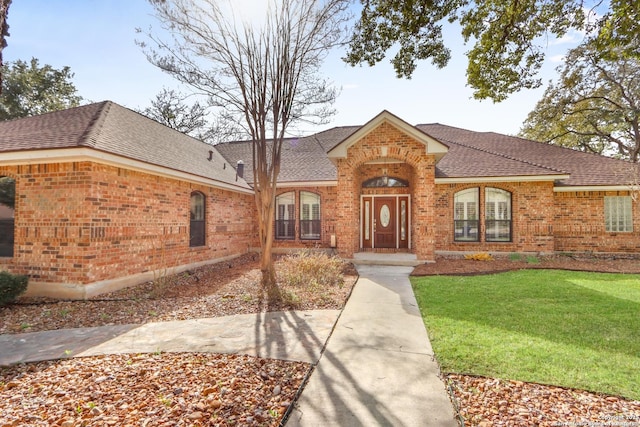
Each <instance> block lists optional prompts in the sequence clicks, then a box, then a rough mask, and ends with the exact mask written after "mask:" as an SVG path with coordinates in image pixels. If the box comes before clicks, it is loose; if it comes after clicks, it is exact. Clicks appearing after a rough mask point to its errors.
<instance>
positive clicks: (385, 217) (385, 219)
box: [380, 205, 391, 228]
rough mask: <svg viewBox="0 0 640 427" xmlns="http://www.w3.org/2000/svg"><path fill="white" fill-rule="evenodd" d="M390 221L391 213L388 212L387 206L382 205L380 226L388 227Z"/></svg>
mask: <svg viewBox="0 0 640 427" xmlns="http://www.w3.org/2000/svg"><path fill="white" fill-rule="evenodd" d="M390 220H391V211H389V206H387V205H382V207H381V208H380V225H382V226H383V227H384V228H387V227H388V226H389V221H390Z"/></svg>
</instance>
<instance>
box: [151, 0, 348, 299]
mask: <svg viewBox="0 0 640 427" xmlns="http://www.w3.org/2000/svg"><path fill="white" fill-rule="evenodd" d="M150 1H151V3H152V4H153V5H154V8H155V12H156V16H157V18H158V19H159V21H160V22H161V23H162V25H163V28H164V29H165V30H167V32H168V33H170V34H171V35H172V40H170V41H165V40H162V39H161V38H160V37H158V36H155V35H154V34H153V33H152V32H151V31H149V33H148V37H149V39H150V40H151V41H152V42H153V44H154V46H153V47H152V48H148V47H147V46H146V45H145V44H144V43H140V44H141V46H142V47H143V49H145V48H146V49H145V51H146V53H147V57H148V59H149V60H150V61H151V62H152V63H153V64H155V65H157V66H158V67H160V68H161V69H162V70H164V71H166V72H168V73H170V74H171V75H173V76H174V77H175V78H176V79H178V80H179V81H180V82H182V83H186V84H187V85H190V86H191V87H192V88H194V89H195V90H196V91H198V92H199V93H201V94H205V95H207V96H208V97H209V99H210V102H211V104H212V105H214V106H218V107H221V108H224V109H225V110H226V112H227V113H228V114H229V116H231V117H234V118H235V119H236V120H237V123H239V124H241V125H242V126H243V127H244V128H245V130H246V132H247V134H248V135H250V136H251V139H252V140H253V162H252V166H253V188H254V191H255V202H256V207H257V215H258V224H259V239H260V247H261V250H262V254H261V264H260V269H261V271H262V287H263V290H265V291H266V292H267V295H268V299H269V301H270V302H276V301H278V300H280V298H281V295H280V291H279V289H278V285H277V283H276V277H275V270H274V267H273V260H272V245H273V222H274V211H275V209H274V205H275V190H276V182H277V179H278V174H279V171H280V153H281V147H282V142H283V139H284V138H285V136H286V131H287V129H288V128H289V127H290V126H291V125H293V124H295V123H299V122H301V121H306V122H311V123H326V122H327V120H328V118H329V117H330V116H331V115H332V114H333V110H332V109H331V108H330V105H331V104H332V103H333V102H334V101H335V98H336V95H337V91H336V90H335V89H334V88H333V87H332V86H331V85H330V84H329V82H328V81H327V80H325V79H323V78H321V77H319V71H320V67H321V65H322V62H323V61H324V59H325V58H326V56H327V54H328V53H329V51H330V50H331V49H332V48H334V47H335V46H337V45H340V44H342V43H343V42H344V36H345V34H346V33H345V28H344V27H345V25H346V23H347V22H348V19H349V17H348V16H347V13H346V12H347V10H348V6H349V2H348V1H346V0H269V1H268V2H266V3H267V4H268V9H267V11H266V14H265V15H264V19H263V20H261V21H260V22H257V21H256V20H254V21H253V22H250V21H249V20H247V19H244V20H241V19H238V16H239V15H238V13H239V11H238V10H237V9H235V10H234V7H233V6H232V3H231V2H230V1H229V2H227V3H226V5H225V6H223V5H222V3H224V2H222V1H220V0H173V1H169V0H150ZM238 4H240V3H239V2H234V3H233V5H235V6H237V5H238ZM225 7H226V8H225Z"/></svg>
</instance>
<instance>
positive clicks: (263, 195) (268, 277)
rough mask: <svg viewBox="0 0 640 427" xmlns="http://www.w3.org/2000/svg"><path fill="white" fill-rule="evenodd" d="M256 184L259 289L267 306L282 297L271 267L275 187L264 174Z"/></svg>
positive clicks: (273, 268) (261, 174)
mask: <svg viewBox="0 0 640 427" xmlns="http://www.w3.org/2000/svg"><path fill="white" fill-rule="evenodd" d="M257 178H258V179H257V181H258V182H262V183H265V184H264V185H260V187H259V188H260V190H259V191H256V192H255V197H256V206H257V208H258V226H259V233H258V236H259V239H260V249H261V254H260V271H261V273H262V279H261V287H262V291H263V292H266V294H267V300H268V304H269V305H270V306H271V305H274V304H277V303H279V302H280V301H281V299H282V296H281V294H280V289H279V288H278V283H277V280H276V272H275V267H274V265H273V256H272V252H273V251H272V249H273V223H274V217H275V215H274V214H275V208H274V204H275V185H270V181H271V180H270V179H269V177H268V176H267V174H266V173H259V174H258V177H257Z"/></svg>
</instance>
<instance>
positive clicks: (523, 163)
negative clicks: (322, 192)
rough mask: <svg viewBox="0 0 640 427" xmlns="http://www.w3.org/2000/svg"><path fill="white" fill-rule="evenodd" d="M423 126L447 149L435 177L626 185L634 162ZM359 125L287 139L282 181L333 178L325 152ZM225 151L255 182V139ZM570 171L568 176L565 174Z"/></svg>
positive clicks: (223, 147)
mask: <svg viewBox="0 0 640 427" xmlns="http://www.w3.org/2000/svg"><path fill="white" fill-rule="evenodd" d="M416 128H418V129H419V130H421V131H422V132H424V133H426V134H427V135H429V136H431V137H432V138H434V139H436V140H438V141H440V142H442V143H444V144H445V145H447V146H448V147H449V151H448V152H447V154H445V155H444V157H443V158H442V159H441V160H440V161H439V162H438V163H437V165H436V178H441V179H446V178H458V179H473V178H505V180H509V179H514V177H518V178H520V179H522V178H523V177H524V178H527V177H529V178H530V179H535V178H536V177H544V179H551V180H554V181H555V185H556V187H592V186H620V185H625V184H626V182H627V181H628V178H629V173H630V163H629V162H627V161H623V160H618V159H612V158H609V157H605V156H601V155H597V154H591V153H584V152H581V151H576V150H571V149H569V148H564V147H558V146H554V145H549V144H545V143H541V142H536V141H531V140H527V139H522V138H517V137H512V136H507V135H502V134H498V133H494V132H474V131H470V130H466V129H460V128H456V127H452V126H446V125H442V124H439V123H434V124H421V125H418V126H416ZM358 129H360V126H344V127H336V128H332V129H328V130H325V131H322V132H319V133H317V134H314V135H310V136H307V137H304V138H297V139H287V140H285V141H284V145H283V151H282V164H281V172H280V177H279V180H278V181H279V182H280V183H282V184H286V183H291V182H296V183H302V182H305V181H307V182H317V181H327V182H328V183H329V182H335V181H336V180H337V172H336V168H335V166H334V165H333V163H331V162H330V161H328V159H327V155H326V153H327V152H328V151H330V150H331V149H332V148H333V147H335V146H336V145H337V144H339V143H340V142H342V141H344V140H345V139H347V138H348V137H349V136H351V135H352V134H353V133H355V132H356V131H357V130H358ZM216 148H218V150H219V151H220V152H221V153H222V155H223V156H224V157H225V158H226V159H227V160H228V161H229V162H230V163H233V164H235V163H236V162H237V161H238V160H242V161H244V163H245V164H246V170H247V171H248V173H247V175H245V177H246V179H247V181H249V182H251V180H252V177H251V143H250V142H247V141H241V142H233V143H226V144H219V145H217V146H216ZM567 176H568V178H567Z"/></svg>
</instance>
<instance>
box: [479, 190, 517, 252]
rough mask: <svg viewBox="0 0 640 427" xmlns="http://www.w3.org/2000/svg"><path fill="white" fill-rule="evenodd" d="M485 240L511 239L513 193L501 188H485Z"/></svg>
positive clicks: (505, 240) (507, 240)
mask: <svg viewBox="0 0 640 427" xmlns="http://www.w3.org/2000/svg"><path fill="white" fill-rule="evenodd" d="M484 208H485V209H484V221H485V240H486V241H487V242H510V241H511V193H509V192H508V191H505V190H501V189H499V188H492V187H487V188H485V190H484Z"/></svg>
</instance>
